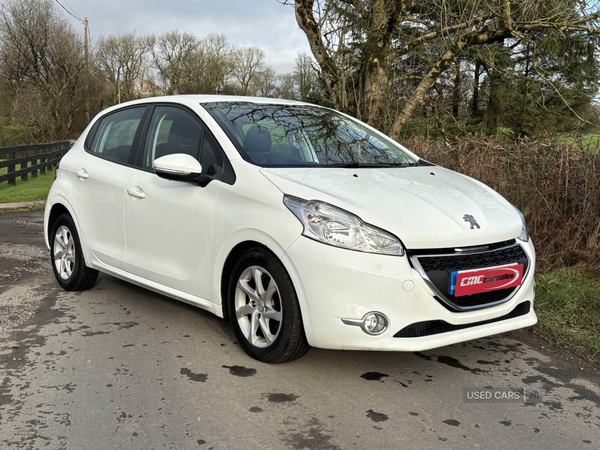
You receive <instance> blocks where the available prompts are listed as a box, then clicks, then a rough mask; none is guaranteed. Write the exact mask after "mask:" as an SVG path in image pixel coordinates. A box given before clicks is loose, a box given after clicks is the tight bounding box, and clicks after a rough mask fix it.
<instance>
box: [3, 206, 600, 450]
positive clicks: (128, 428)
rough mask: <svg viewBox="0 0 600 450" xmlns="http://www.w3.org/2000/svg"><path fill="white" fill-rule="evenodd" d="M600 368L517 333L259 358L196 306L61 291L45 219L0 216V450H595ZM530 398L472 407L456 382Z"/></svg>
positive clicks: (116, 293)
mask: <svg viewBox="0 0 600 450" xmlns="http://www.w3.org/2000/svg"><path fill="white" fill-rule="evenodd" d="M599 381H600V376H599V374H598V370H597V368H594V367H589V366H586V365H585V363H583V362H582V361H581V360H579V359H578V358H575V357H571V356H569V355H568V354H565V353H563V352H561V351H560V350H557V349H554V348H553V347H550V346H549V345H548V344H546V343H544V342H542V341H538V340H536V339H534V338H532V337H531V335H530V334H529V333H527V332H516V333H512V334H510V335H504V336H495V337H491V338H486V339H479V340H477V341H473V342H469V343H466V344H459V345H453V346H450V347H444V348H440V349H436V350H431V351H428V352H423V353H374V352H347V351H346V352H343V351H329V350H327V351H326V350H319V349H311V351H310V352H309V353H308V354H307V355H306V356H305V357H304V358H302V359H300V360H298V361H295V362H293V363H289V364H283V365H266V364H262V363H259V362H257V361H255V360H252V359H250V358H248V357H247V356H246V355H245V354H244V353H243V352H242V351H241V349H240V348H239V347H238V345H237V344H236V343H235V339H234V337H233V334H232V331H231V329H230V327H229V326H228V325H227V324H226V323H225V322H224V321H223V320H221V319H218V318H217V317H214V316H212V315H210V314H208V313H205V312H203V311H201V310H199V309H196V308H194V307H191V306H189V305H186V304H184V303H179V302H177V301H174V300H170V299H168V298H166V297H163V296H161V295H158V294H155V293H152V292H150V291H147V290H144V289H142V288H138V287H136V286H133V285H130V284H127V283H125V282H122V281H119V280H117V279H115V278H112V277H109V276H101V278H100V279H99V282H98V283H97V285H96V286H95V287H94V288H93V289H92V290H90V291H86V292H82V293H67V292H64V291H62V290H60V289H59V288H58V285H57V284H56V282H55V281H54V278H53V276H52V273H51V271H50V265H49V260H48V251H47V250H46V248H45V247H44V243H43V238H42V212H33V213H21V214H4V215H0V447H1V448H51V449H55V448H70V449H96V448H98V449H117V448H133V449H142V448H143V449H150V448H172V449H185V448H207V449H208V448H214V449H259V448H260V449H288V448H289V449H352V448H357V449H421V448H423V449H425V448H444V449H445V448H450V449H452V448H460V449H464V448H483V449H489V448H494V449H517V448H526V449H528V450H534V449H543V450H547V449H559V448H560V449H598V448H600V408H599V406H600V382H599ZM483 387H494V388H505V387H511V388H516V389H521V388H525V390H526V391H525V392H526V393H528V396H529V395H530V396H531V397H528V398H529V399H530V401H531V403H524V402H523V400H522V399H519V400H518V401H514V402H512V403H500V402H498V401H496V400H494V401H493V402H488V403H468V402H465V401H464V398H463V395H464V394H463V388H483Z"/></svg>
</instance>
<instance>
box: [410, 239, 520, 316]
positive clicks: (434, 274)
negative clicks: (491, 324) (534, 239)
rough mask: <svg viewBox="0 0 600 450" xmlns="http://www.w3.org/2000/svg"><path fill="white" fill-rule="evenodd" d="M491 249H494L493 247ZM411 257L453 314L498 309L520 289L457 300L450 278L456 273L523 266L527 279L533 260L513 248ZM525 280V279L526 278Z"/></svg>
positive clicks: (421, 254)
mask: <svg viewBox="0 0 600 450" xmlns="http://www.w3.org/2000/svg"><path fill="white" fill-rule="evenodd" d="M491 247H494V245H493V244H492V246H491ZM410 253H411V261H412V263H413V266H414V267H415V268H416V269H417V270H418V271H419V272H420V273H421V276H423V279H424V280H425V281H426V282H427V284H429V286H430V287H431V288H432V290H433V291H434V292H435V294H437V295H436V297H435V298H436V299H437V300H438V301H439V302H440V303H441V304H442V305H443V306H444V307H446V308H447V309H449V310H450V311H454V312H457V311H470V310H473V309H479V308H486V307H489V306H494V305H498V304H500V303H502V302H505V301H507V300H508V299H510V298H511V297H512V295H513V294H514V293H515V292H516V290H517V289H518V288H509V289H501V290H497V291H490V292H483V293H480V294H472V295H465V296H460V297H455V296H454V295H451V294H450V277H451V274H452V272H453V271H461V270H474V269H484V268H486V267H497V266H503V265H507V264H513V263H517V264H523V272H524V274H525V276H526V275H527V273H528V269H529V258H528V257H527V254H526V253H525V250H523V247H522V246H521V245H520V244H518V243H515V242H513V243H512V244H511V245H508V246H504V247H500V248H493V249H491V250H484V251H471V252H469V251H466V252H465V251H459V250H457V251H456V252H454V253H448V254H437V253H432V252H429V253H427V252H423V253H422V252H419V251H418V250H414V251H412V252H410ZM525 276H524V277H525Z"/></svg>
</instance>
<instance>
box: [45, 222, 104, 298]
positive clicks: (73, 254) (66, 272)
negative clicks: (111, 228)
mask: <svg viewBox="0 0 600 450" xmlns="http://www.w3.org/2000/svg"><path fill="white" fill-rule="evenodd" d="M50 257H51V258H52V268H53V269H54V276H55V277H56V281H58V284H60V285H61V287H62V288H63V289H65V290H67V291H83V290H85V289H89V288H91V287H92V286H93V285H94V283H95V282H96V279H97V278H98V271H97V270H94V269H90V268H89V267H87V266H86V265H85V258H84V257H83V251H82V250H81V242H80V241H79V235H78V234H77V229H76V228H75V223H74V222H73V218H72V217H71V216H70V215H69V214H63V215H61V216H60V217H59V218H58V219H57V220H56V222H55V223H54V227H52V233H51V234H50Z"/></svg>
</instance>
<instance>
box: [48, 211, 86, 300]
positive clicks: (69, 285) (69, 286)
mask: <svg viewBox="0 0 600 450" xmlns="http://www.w3.org/2000/svg"><path fill="white" fill-rule="evenodd" d="M61 226H65V227H67V228H68V229H69V232H70V233H71V236H73V240H74V243H75V264H74V267H73V273H72V274H71V276H70V277H69V278H68V279H67V280H63V279H62V278H61V276H60V274H59V273H58V271H57V270H56V265H55V264H54V240H55V239H56V231H57V230H58V229H59V228H60V227H61ZM49 241H50V258H51V261H52V270H53V271H54V276H55V277H56V281H58V284H60V285H61V287H62V288H63V289H65V290H67V291H72V290H74V289H75V287H76V285H77V281H78V280H79V276H80V274H81V271H82V265H83V264H84V258H83V252H82V250H81V243H80V242H79V234H78V233H77V227H75V222H74V221H73V218H72V217H71V216H70V215H69V214H63V215H61V216H60V217H59V218H58V219H57V220H56V222H55V223H54V226H53V227H52V233H51V234H50V239H49Z"/></svg>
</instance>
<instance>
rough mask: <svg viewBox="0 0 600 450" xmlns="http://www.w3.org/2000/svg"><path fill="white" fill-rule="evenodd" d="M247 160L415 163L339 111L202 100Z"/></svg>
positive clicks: (383, 164) (265, 162) (285, 163)
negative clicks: (206, 101)
mask: <svg viewBox="0 0 600 450" xmlns="http://www.w3.org/2000/svg"><path fill="white" fill-rule="evenodd" d="M202 106H203V107H204V108H205V109H206V110H207V111H208V112H209V113H210V114H211V115H212V117H213V118H214V119H215V120H216V121H217V122H218V123H219V125H220V126H221V127H222V128H223V130H224V131H225V132H226V133H227V135H228V136H229V138H230V139H231V140H232V142H233V143H234V145H235V146H236V147H237V149H238V150H239V152H240V154H241V155H242V156H243V157H244V159H246V160H247V161H249V162H251V163H254V164H257V165H259V166H263V167H295V166H298V167H315V166H317V167H318V166H338V167H339V166H349V167H361V166H375V167H379V166H381V167H390V166H413V165H418V161H417V160H415V159H414V158H412V157H410V156H409V155H407V154H406V153H405V152H404V151H402V150H401V149H400V148H399V147H398V146H397V145H396V144H394V143H393V142H391V141H390V140H388V139H386V138H384V137H382V136H380V135H378V134H375V133H374V132H372V131H371V130H369V129H368V128H366V127H364V126H363V125H361V124H360V123H358V122H355V121H353V120H350V119H348V118H346V117H344V116H343V115H341V114H339V113H336V112H335V111H332V110H329V109H325V108H319V107H311V106H291V105H259V104H255V103H250V102H215V103H206V104H203V105H202Z"/></svg>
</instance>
